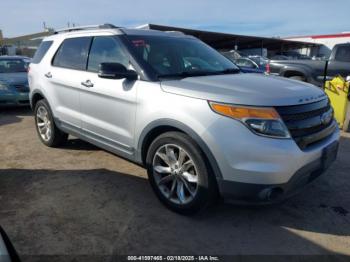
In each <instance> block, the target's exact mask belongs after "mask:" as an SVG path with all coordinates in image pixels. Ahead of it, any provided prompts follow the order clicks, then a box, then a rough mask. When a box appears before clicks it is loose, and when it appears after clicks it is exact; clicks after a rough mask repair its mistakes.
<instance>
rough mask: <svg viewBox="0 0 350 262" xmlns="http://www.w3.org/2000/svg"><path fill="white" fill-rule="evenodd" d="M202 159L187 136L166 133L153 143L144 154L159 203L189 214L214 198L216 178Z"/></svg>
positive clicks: (201, 155)
mask: <svg viewBox="0 0 350 262" xmlns="http://www.w3.org/2000/svg"><path fill="white" fill-rule="evenodd" d="M204 159H205V156H204V155H203V153H202V152H201V150H200V149H199V147H198V146H197V145H196V143H195V142H194V141H193V140H192V139H191V138H190V137H188V136H187V135H186V134H183V133H180V132H168V133H165V134H162V135H160V136H159V137H157V138H156V139H155V140H154V141H153V143H152V144H151V145H150V148H149V150H148V154H147V159H146V162H147V171H148V177H149V181H150V183H151V186H152V188H153V190H154V191H155V193H156V195H157V196H158V198H159V199H160V200H161V202H162V203H164V204H165V205H166V206H167V207H169V208H170V209H172V210H174V211H176V212H179V213H183V214H189V213H194V212H197V211H199V210H200V209H203V208H204V207H206V206H208V205H209V204H210V203H211V202H212V201H213V200H214V199H215V197H216V183H215V177H213V176H212V175H211V174H210V169H209V168H208V167H207V166H206V164H205V161H204Z"/></svg>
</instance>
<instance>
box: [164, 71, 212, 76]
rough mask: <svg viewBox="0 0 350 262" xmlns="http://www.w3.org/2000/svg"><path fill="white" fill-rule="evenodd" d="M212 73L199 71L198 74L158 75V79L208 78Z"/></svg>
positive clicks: (185, 72)
mask: <svg viewBox="0 0 350 262" xmlns="http://www.w3.org/2000/svg"><path fill="white" fill-rule="evenodd" d="M210 73H211V72H207V71H197V72H188V71H184V72H180V73H174V74H161V75H158V78H172V77H179V78H185V77H191V76H206V75H208V74H210Z"/></svg>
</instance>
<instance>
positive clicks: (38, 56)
mask: <svg viewBox="0 0 350 262" xmlns="http://www.w3.org/2000/svg"><path fill="white" fill-rule="evenodd" d="M52 43H53V42H52V41H43V42H41V44H40V45H39V47H38V49H37V50H36V52H35V55H34V57H33V59H32V61H31V63H33V64H39V63H40V62H41V60H42V59H43V57H44V56H45V54H46V52H47V51H48V50H49V48H50V47H51V45H52Z"/></svg>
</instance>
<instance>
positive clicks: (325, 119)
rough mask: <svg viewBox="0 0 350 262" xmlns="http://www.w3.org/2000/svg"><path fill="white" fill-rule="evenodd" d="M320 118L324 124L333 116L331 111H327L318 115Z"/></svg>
mask: <svg viewBox="0 0 350 262" xmlns="http://www.w3.org/2000/svg"><path fill="white" fill-rule="evenodd" d="M320 118H321V123H322V124H324V125H327V124H328V123H329V122H330V121H331V120H332V118H333V111H332V110H331V111H328V112H326V113H324V114H323V115H321V116H320Z"/></svg>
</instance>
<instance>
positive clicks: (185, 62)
mask: <svg viewBox="0 0 350 262" xmlns="http://www.w3.org/2000/svg"><path fill="white" fill-rule="evenodd" d="M128 38H129V40H130V41H131V43H132V46H133V47H134V48H135V49H136V51H137V53H138V54H139V56H140V57H141V58H142V59H143V60H144V61H146V62H147V63H148V64H149V65H150V66H151V67H152V69H153V70H154V71H155V72H156V74H157V75H158V77H172V76H175V77H176V76H182V77H186V76H199V75H210V74H226V73H233V72H237V71H239V69H238V67H237V66H235V65H234V64H233V63H232V62H231V61H230V60H228V59H227V58H225V57H224V56H222V55H221V54H220V53H218V52H217V51H215V50H214V49H212V48H211V47H209V46H207V45H206V44H204V43H203V42H201V41H198V40H197V39H191V38H176V37H164V36H128Z"/></svg>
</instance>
